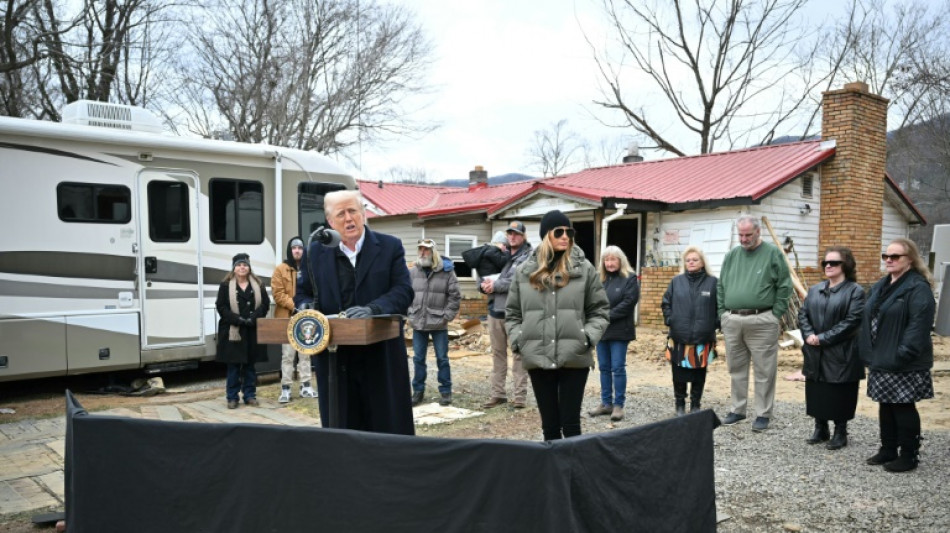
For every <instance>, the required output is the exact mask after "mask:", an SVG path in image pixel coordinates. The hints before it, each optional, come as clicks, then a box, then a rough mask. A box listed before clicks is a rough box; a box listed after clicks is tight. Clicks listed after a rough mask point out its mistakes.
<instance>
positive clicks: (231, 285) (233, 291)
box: [228, 276, 261, 342]
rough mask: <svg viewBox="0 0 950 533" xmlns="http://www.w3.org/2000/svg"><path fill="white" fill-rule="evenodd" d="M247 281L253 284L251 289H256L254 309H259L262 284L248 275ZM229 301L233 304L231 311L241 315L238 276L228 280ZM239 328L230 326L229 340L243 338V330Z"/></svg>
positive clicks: (233, 340) (233, 325)
mask: <svg viewBox="0 0 950 533" xmlns="http://www.w3.org/2000/svg"><path fill="white" fill-rule="evenodd" d="M247 281H248V283H250V284H251V289H252V290H253V291H254V309H255V310H257V309H258V308H259V307H260V306H261V286H260V285H259V284H258V283H257V281H255V280H254V278H253V277H251V276H248V277H247ZM228 302H229V303H230V304H231V312H232V313H234V314H235V315H238V316H241V311H240V309H238V303H237V278H231V281H229V282H228ZM239 328H240V326H237V325H235V324H231V327H230V328H228V340H229V341H231V342H238V341H240V340H241V330H240V329H239Z"/></svg>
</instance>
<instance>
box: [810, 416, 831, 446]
mask: <svg viewBox="0 0 950 533" xmlns="http://www.w3.org/2000/svg"><path fill="white" fill-rule="evenodd" d="M826 440H828V421H827V420H818V419H817V418H816V419H815V432H814V433H812V434H811V437H809V438H807V439H805V442H807V443H808V444H818V443H819V442H825V441H826Z"/></svg>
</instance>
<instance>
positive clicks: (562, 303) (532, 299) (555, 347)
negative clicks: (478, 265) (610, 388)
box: [505, 246, 610, 370]
mask: <svg viewBox="0 0 950 533" xmlns="http://www.w3.org/2000/svg"><path fill="white" fill-rule="evenodd" d="M537 268H538V259H537V255H536V254H531V257H529V258H528V260H527V261H525V262H524V264H522V265H521V266H520V267H518V270H517V272H516V273H515V278H514V282H513V283H512V284H511V289H510V291H509V292H508V294H509V298H508V305H507V306H506V308H505V312H506V317H505V329H506V330H507V332H508V340H509V341H510V342H511V349H512V351H514V352H519V353H521V356H522V362H523V364H524V368H525V370H531V369H534V368H543V369H555V368H561V367H566V368H587V367H591V366H593V364H594V360H593V357H592V356H591V349H592V348H593V347H594V346H595V345H596V344H597V341H599V340H600V337H601V336H602V335H603V334H604V330H605V329H607V324H608V322H609V319H608V316H609V314H610V304H609V303H608V302H607V294H606V293H605V292H604V286H603V284H602V283H601V282H600V276H599V275H598V274H597V269H596V268H594V265H592V264H590V261H588V260H587V259H586V258H585V257H584V252H583V251H581V249H580V248H579V247H577V246H574V247H572V248H571V267H570V271H569V275H570V277H571V279H570V282H568V284H567V285H566V286H564V287H562V288H560V289H557V290H550V289H547V290H543V291H539V290H537V289H535V288H534V287H532V286H531V283H530V282H529V281H528V276H530V275H531V273H532V272H534V271H535V270H537Z"/></svg>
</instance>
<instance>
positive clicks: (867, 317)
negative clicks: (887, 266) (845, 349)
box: [858, 270, 936, 372]
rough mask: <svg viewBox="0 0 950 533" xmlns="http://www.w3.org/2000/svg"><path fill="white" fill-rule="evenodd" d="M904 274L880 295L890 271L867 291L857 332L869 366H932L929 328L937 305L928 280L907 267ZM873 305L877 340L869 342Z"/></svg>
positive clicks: (888, 369) (898, 369)
mask: <svg viewBox="0 0 950 533" xmlns="http://www.w3.org/2000/svg"><path fill="white" fill-rule="evenodd" d="M905 276H906V277H907V279H904V280H902V281H901V284H900V286H897V287H894V289H893V291H892V292H890V294H887V295H883V299H882V293H883V292H884V289H885V288H886V287H887V286H888V284H889V283H890V279H891V277H890V275H888V276H885V277H884V278H883V279H881V280H880V281H878V282H877V283H875V284H874V286H873V287H871V292H870V293H869V294H868V299H867V303H866V304H865V306H864V314H863V317H862V319H861V331H860V332H859V333H858V350H859V352H860V354H861V359H862V360H863V361H864V364H865V365H867V367H868V368H869V369H871V370H879V371H884V372H913V371H918V370H929V369H930V368H932V367H933V364H934V345H933V339H931V338H930V328H931V327H933V323H934V309H935V307H936V304H935V303H934V294H933V291H932V290H931V288H930V284H929V283H927V280H926V279H925V278H924V277H923V276H922V275H920V274H919V273H917V272H916V271H913V270H911V271H908V272H906V273H905V274H904V275H903V276H901V277H905ZM878 300H881V301H880V302H879V301H878ZM875 308H878V328H877V340H876V342H874V343H872V342H871V314H872V313H873V312H874V310H875Z"/></svg>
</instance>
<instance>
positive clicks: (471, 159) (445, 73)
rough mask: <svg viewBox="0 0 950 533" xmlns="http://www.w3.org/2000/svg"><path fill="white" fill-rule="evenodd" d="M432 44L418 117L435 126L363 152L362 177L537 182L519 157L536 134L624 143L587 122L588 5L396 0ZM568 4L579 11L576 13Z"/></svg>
mask: <svg viewBox="0 0 950 533" xmlns="http://www.w3.org/2000/svg"><path fill="white" fill-rule="evenodd" d="M400 4H401V5H406V6H408V7H409V8H411V9H413V10H414V11H415V12H416V13H417V14H418V16H419V20H420V21H421V23H422V25H423V26H424V28H425V30H426V31H427V32H428V35H429V36H430V38H431V39H432V41H433V43H434V45H435V55H436V62H435V65H434V66H433V68H432V72H431V80H432V83H433V85H434V90H435V92H434V94H433V95H432V96H431V98H430V101H431V105H430V106H429V107H428V108H426V109H425V110H424V111H423V112H421V113H420V114H419V115H418V117H419V118H423V117H424V118H425V119H427V120H433V121H437V122H439V123H441V127H440V128H439V129H438V130H436V131H435V132H433V133H431V134H428V135H427V136H425V137H424V138H421V139H418V140H405V141H398V142H390V143H388V144H387V145H385V146H382V147H379V148H375V147H368V146H366V145H364V147H363V150H362V155H361V157H360V161H359V162H360V163H361V167H362V175H363V177H366V178H370V179H376V178H379V177H382V174H384V173H385V172H386V170H387V169H389V168H390V167H394V166H398V167H404V168H408V169H422V170H425V172H426V174H427V175H429V176H430V177H434V178H438V179H450V178H467V177H468V171H469V170H471V169H472V168H473V167H474V166H475V165H482V166H483V167H485V169H486V170H487V171H488V174H489V175H490V176H495V175H499V174H505V173H509V172H521V173H526V174H532V175H539V173H538V170H537V169H533V168H530V167H529V160H528V157H527V156H526V154H525V152H526V149H527V147H528V145H529V144H530V142H531V140H532V138H533V134H534V131H536V130H539V129H544V128H546V127H548V126H550V124H551V123H554V122H557V121H558V120H561V119H567V120H568V127H569V128H570V129H573V130H576V131H577V132H578V133H582V134H583V135H584V136H585V137H587V138H590V139H592V140H594V139H599V138H601V137H606V136H610V135H618V136H619V135H622V132H619V131H617V130H608V129H607V128H604V127H603V126H601V125H599V123H597V121H596V120H594V119H593V118H592V117H591V114H590V111H591V110H594V106H592V105H591V104H590V102H591V100H593V99H594V98H595V97H596V96H597V94H598V93H597V74H596V71H595V66H594V63H593V61H592V52H591V50H590V47H589V46H588V45H587V43H586V42H585V41H584V37H583V35H582V32H581V28H580V25H579V22H578V20H580V23H581V24H583V25H584V26H585V28H586V27H591V28H596V27H597V25H599V24H600V23H601V22H600V21H601V20H602V19H601V18H600V16H599V14H598V13H597V12H596V10H595V8H594V5H593V3H592V2H591V1H590V0H577V2H576V3H575V1H573V0H479V1H477V2H454V1H446V0H402V1H401V2H400ZM575 5H576V6H577V10H578V11H577V12H575Z"/></svg>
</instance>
